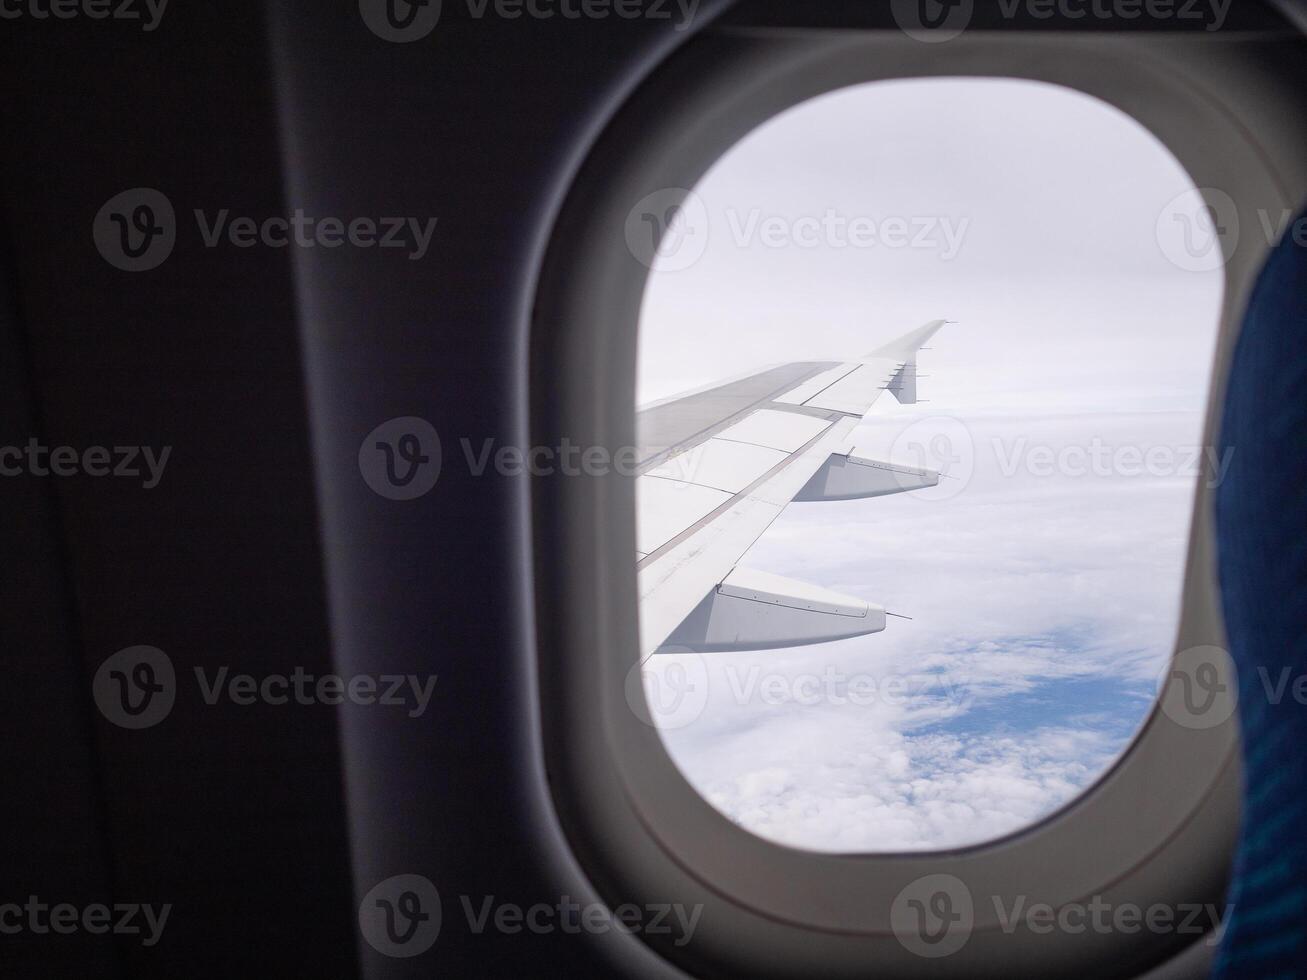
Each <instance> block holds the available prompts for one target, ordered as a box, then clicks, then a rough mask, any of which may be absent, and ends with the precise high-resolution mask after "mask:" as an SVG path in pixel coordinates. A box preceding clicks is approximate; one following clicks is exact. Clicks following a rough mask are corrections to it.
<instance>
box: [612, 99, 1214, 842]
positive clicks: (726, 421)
mask: <svg viewBox="0 0 1307 980" xmlns="http://www.w3.org/2000/svg"><path fill="white" fill-rule="evenodd" d="M1226 200H1228V199H1226ZM1231 220H1234V219H1233V216H1231V215H1230V214H1229V213H1228V212H1227V210H1226V209H1225V205H1224V202H1223V200H1222V199H1221V198H1220V196H1219V195H1209V196H1208V197H1206V198H1203V197H1201V196H1200V194H1199V192H1198V191H1197V190H1196V189H1195V187H1194V185H1193V183H1192V181H1191V180H1190V178H1189V177H1188V176H1187V174H1186V173H1185V172H1184V171H1183V170H1182V168H1181V167H1180V165H1179V164H1178V163H1177V162H1176V160H1175V159H1174V158H1173V157H1172V156H1171V155H1170V154H1169V152H1168V151H1167V150H1166V149H1165V148H1164V147H1163V146H1162V145H1161V144H1160V143H1159V142H1158V141H1157V140H1156V139H1155V138H1154V137H1153V136H1152V135H1151V134H1150V133H1148V132H1147V131H1146V130H1145V129H1144V128H1143V127H1142V126H1140V125H1139V124H1138V123H1136V122H1135V121H1134V120H1132V119H1131V118H1130V117H1128V116H1126V115H1125V114H1124V113H1122V112H1120V111H1118V110H1116V109H1115V108H1113V107H1111V106H1109V105H1107V104H1106V103H1103V102H1101V101H1099V100H1097V99H1094V98H1091V97H1089V96H1087V95H1084V94H1082V93H1078V92H1074V91H1071V90H1068V89H1063V88H1060V87H1056V86H1051V85H1046V84H1042V83H1031V82H1024V81H1017V80H1008V79H983V80H981V79H967V80H964V79H925V80H904V81H895V82H877V83H873V84H868V85H863V86H857V87H854V88H849V89H844V90H841V91H838V92H835V93H831V94H829V95H826V96H823V97H820V98H817V99H814V100H811V101H809V102H806V103H803V104H801V105H798V106H796V107H794V108H792V109H790V110H789V111H787V112H785V113H782V114H781V115H779V116H777V117H775V118H773V119H772V120H770V121H769V122H768V123H767V124H765V125H764V126H762V127H760V128H759V129H757V130H755V131H753V132H752V133H750V134H749V135H748V136H747V137H746V138H744V139H743V140H741V141H740V142H739V143H737V144H736V145H735V146H734V147H733V148H732V150H731V151H730V152H729V153H727V154H726V155H725V156H724V157H722V158H721V159H720V160H719V161H717V163H716V164H715V165H714V166H713V167H712V168H711V170H710V171H709V172H708V173H707V174H706V175H705V176H704V178H703V179H702V181H701V182H700V183H699V184H698V185H697V186H695V187H694V188H692V189H691V191H690V193H689V194H688V195H687V194H686V193H685V192H684V191H679V190H677V189H667V190H661V191H656V192H654V193H652V194H650V195H649V196H648V197H646V198H645V199H644V200H642V201H639V202H636V203H635V205H634V206H633V207H632V209H631V214H630V217H629V218H628V221H627V226H626V238H627V243H628V245H629V247H630V248H631V249H632V251H633V253H634V254H635V255H636V256H637V258H640V259H642V260H643V261H645V262H646V264H648V265H649V266H650V268H651V274H650V278H649V281H648V285H647V289H646V293H645V297H644V302H643V307H642V312H641V320H640V348H639V372H638V390H637V393H636V397H637V408H638V415H637V420H638V421H637V432H638V440H637V441H638V443H639V446H638V458H639V460H640V462H639V467H638V474H639V475H638V477H637V479H636V500H637V511H638V515H639V517H638V527H637V550H638V557H637V562H638V564H637V568H638V574H639V584H640V602H641V606H640V625H641V645H642V649H641V659H642V664H641V668H640V670H639V672H637V673H635V674H634V675H633V676H634V678H635V682H634V684H633V685H632V684H630V683H628V700H629V701H630V702H631V704H632V707H633V709H635V710H636V711H638V712H640V713H642V714H643V715H644V716H645V717H646V720H648V721H649V722H650V723H651V724H654V725H656V726H657V727H658V729H659V732H660V734H661V737H662V739H663V742H664V744H665V746H666V748H667V750H668V752H669V754H670V756H671V758H672V759H673V761H674V762H675V763H676V765H677V766H678V767H679V768H680V769H681V771H682V772H683V774H684V775H685V777H686V778H687V779H688V780H689V781H690V783H691V784H692V785H693V786H695V787H696V789H697V790H698V791H699V792H700V793H701V794H702V795H703V796H704V797H705V798H706V799H707V800H709V801H710V802H711V803H712V804H713V805H714V806H715V807H716V808H718V809H719V810H720V811H721V812H722V813H724V814H725V815H726V816H727V817H729V818H730V819H731V820H733V821H735V822H736V823H738V824H739V825H740V826H742V827H744V828H745V829H747V830H749V831H751V832H753V833H755V834H758V835H761V836H763V837H765V838H768V839H771V840H774V841H777V842H781V843H784V844H787V845H792V846H796V847H802V848H807V849H812V850H820V851H836V852H894V851H911V850H933V849H944V848H952V847H959V846H965V845H972V844H977V843H981V842H984V841H987V840H993V839H995V838H998V837H1001V836H1004V835H1007V834H1010V833H1013V832H1016V831H1019V830H1021V829H1022V828H1025V827H1028V826H1030V825H1032V824H1033V823H1035V822H1038V821H1039V820H1041V819H1042V818H1044V817H1046V816H1048V815H1049V814H1051V813H1052V812H1054V811H1056V810H1057V809H1059V808H1061V807H1063V806H1064V805H1066V804H1068V803H1069V802H1071V801H1072V800H1073V799H1075V798H1076V797H1077V796H1078V795H1080V794H1081V793H1083V792H1084V791H1085V790H1087V789H1088V788H1089V787H1090V786H1091V785H1092V784H1093V783H1094V782H1095V781H1096V780H1098V779H1099V778H1100V777H1102V776H1103V775H1104V774H1105V773H1106V772H1107V771H1108V770H1109V769H1110V768H1111V766H1112V765H1113V763H1114V761H1115V760H1117V759H1118V758H1120V756H1121V755H1122V753H1123V752H1125V751H1126V750H1127V748H1128V747H1129V745H1130V743H1131V741H1132V739H1133V737H1134V736H1135V734H1136V733H1137V732H1138V731H1139V730H1140V727H1141V725H1142V724H1143V723H1144V721H1145V720H1146V718H1147V716H1148V714H1149V712H1150V711H1151V710H1152V707H1153V704H1154V701H1155V694H1156V690H1157V687H1158V681H1159V676H1160V674H1161V672H1162V671H1163V668H1164V664H1165V662H1166V660H1167V658H1168V657H1169V655H1170V653H1171V651H1172V645H1173V643H1174V640H1175V632H1176V626H1177V618H1178V613H1179V597H1180V587H1181V580H1182V574H1183V570H1184V564H1185V553H1186V546H1187V540H1188V533H1189V525H1190V519H1191V512H1192V500H1193V496H1194V493H1195V488H1196V486H1197V483H1198V481H1199V480H1205V481H1217V480H1219V479H1220V478H1221V476H1222V475H1223V474H1224V473H1225V471H1226V468H1227V467H1228V465H1229V460H1228V459H1221V458H1216V456H1215V453H1214V451H1213V450H1211V449H1209V448H1208V447H1205V446H1203V445H1202V444H1201V440H1202V420H1203V419H1202V416H1203V411H1204V406H1205V402H1206V394H1207V385H1208V382H1209V371H1210V365H1211V363H1212V358H1213V352H1214V344H1215V340H1216V330H1217V325H1218V317H1219V312H1220V301H1221V292H1222V273H1221V269H1222V262H1223V256H1222V253H1221V244H1220V242H1219V241H1218V240H1217V238H1216V235H1215V230H1216V229H1217V228H1218V227H1223V226H1224V225H1225V223H1227V222H1229V221H1231Z"/></svg>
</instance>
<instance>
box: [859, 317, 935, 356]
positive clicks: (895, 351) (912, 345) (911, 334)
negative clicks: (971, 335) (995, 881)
mask: <svg viewBox="0 0 1307 980" xmlns="http://www.w3.org/2000/svg"><path fill="white" fill-rule="evenodd" d="M952 322H953V321H952V320H931V321H930V322H929V323H927V324H925V325H924V326H920V327H917V329H916V330H909V331H908V332H907V333H905V334H904V335H903V336H902V337H898V338H896V339H894V340H891V341H890V342H889V343H888V344H886V345H885V346H883V347H877V348H876V349H875V350H874V351H872V352H871V353H870V354H868V355H867V357H868V358H872V357H888V358H890V359H891V360H894V361H909V360H912V359H913V358H914V356H915V355H916V353H917V351H918V350H919V349H920V348H921V346H922V344H924V343H925V342H926V341H928V340H930V338H931V337H933V336H935V331H937V330H938V329H939V328H940V327H942V326H944V324H946V323H952Z"/></svg>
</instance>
